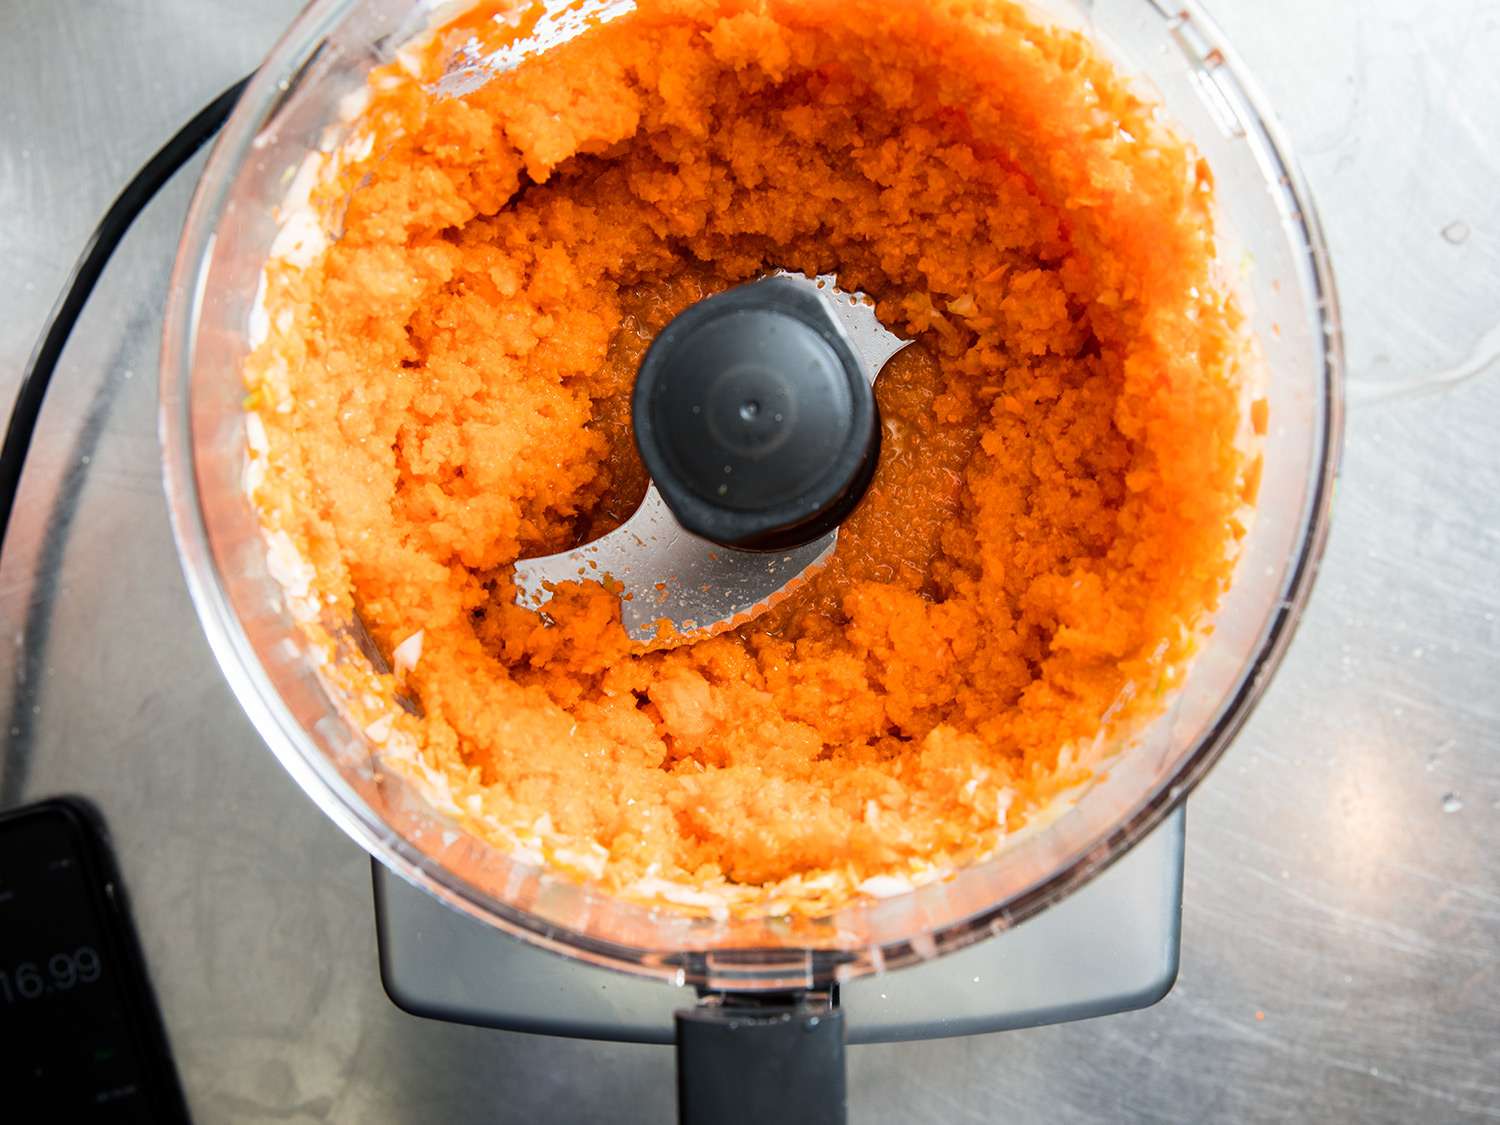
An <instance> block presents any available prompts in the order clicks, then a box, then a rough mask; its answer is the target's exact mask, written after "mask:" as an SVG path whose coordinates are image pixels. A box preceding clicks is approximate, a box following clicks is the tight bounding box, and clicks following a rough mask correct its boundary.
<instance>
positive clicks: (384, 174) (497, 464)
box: [249, 0, 1264, 901]
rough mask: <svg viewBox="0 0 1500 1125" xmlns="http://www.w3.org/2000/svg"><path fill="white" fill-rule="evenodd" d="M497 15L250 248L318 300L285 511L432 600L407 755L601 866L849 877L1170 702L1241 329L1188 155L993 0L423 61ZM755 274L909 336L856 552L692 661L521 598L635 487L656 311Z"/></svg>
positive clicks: (1199, 593) (652, 8)
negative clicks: (307, 244) (790, 282)
mask: <svg viewBox="0 0 1500 1125" xmlns="http://www.w3.org/2000/svg"><path fill="white" fill-rule="evenodd" d="M507 11H508V9H505V8H503V7H497V6H496V5H494V4H493V3H490V4H481V5H480V6H479V7H478V8H477V9H475V10H474V11H472V12H470V13H468V14H466V15H465V16H464V18H463V21H462V23H461V24H458V25H455V26H454V27H452V28H450V29H449V30H448V31H447V32H446V33H444V34H443V35H440V36H439V37H438V38H437V39H436V40H435V42H434V44H433V46H432V47H431V48H430V49H429V51H428V54H427V56H425V59H426V61H425V62H424V63H423V64H422V66H423V67H425V70H423V71H422V72H421V73H416V74H413V73H411V72H410V71H409V70H403V69H402V68H401V67H399V66H397V65H394V64H393V65H392V66H389V67H386V68H383V69H382V70H380V71H377V72H376V74H375V75H374V76H373V77H372V80H371V97H370V101H369V103H368V106H367V108H365V110H364V111H363V114H362V116H361V118H360V120H359V122H357V123H356V125H355V128H356V129H363V130H365V131H367V132H368V133H369V135H370V136H372V137H373V143H372V144H371V145H370V146H368V155H365V156H363V157H362V158H360V159H358V160H351V161H349V162H348V163H347V164H346V165H344V166H342V167H341V168H340V169H339V170H338V171H337V173H336V174H331V178H330V179H329V181H328V182H326V183H325V185H324V187H323V189H322V191H321V194H320V196H319V199H320V200H321V202H322V203H323V204H325V205H326V206H327V207H328V208H329V209H330V210H331V211H337V213H338V222H339V223H340V224H341V225H340V232H339V236H338V238H337V240H336V241H335V242H334V243H333V244H332V245H331V246H330V247H329V248H328V249H327V250H326V252H324V253H322V254H321V255H320V256H319V257H318V258H317V260H316V261H314V262H312V263H311V264H310V265H307V266H306V267H305V268H298V267H294V266H292V265H290V264H288V263H281V264H280V265H274V266H272V267H270V269H269V271H268V279H269V283H270V284H269V289H268V304H269V305H270V306H271V308H272V309H273V310H275V309H283V308H284V309H289V310H292V312H293V313H294V314H295V315H293V316H291V317H290V318H288V319H287V320H286V321H285V322H284V324H283V325H281V326H277V327H275V328H273V330H272V331H271V333H270V336H269V338H268V339H267V340H266V342H265V343H264V344H263V345H262V346H261V347H260V348H259V349H258V350H257V351H256V353H255V354H254V356H253V357H252V359H251V361H250V366H249V379H250V382H251V384H252V386H253V387H259V386H261V384H263V383H270V382H274V383H275V384H276V386H277V393H276V394H267V395H266V396H265V400H266V401H268V402H271V401H278V402H279V401H287V400H289V402H290V404H291V405H290V406H289V407H288V408H286V409H283V410H282V411H281V412H277V411H275V410H272V409H266V410H265V411H264V413H263V417H264V422H265V426H266V430H267V436H268V442H269V446H270V454H269V462H268V465H269V468H268V473H267V476H266V478H265V482H264V484H263V485H262V486H261V488H260V491H259V492H258V494H257V500H258V502H259V504H260V507H261V511H262V514H263V518H264V519H265V520H266V522H267V523H268V525H270V526H272V527H274V528H277V529H280V530H282V531H285V532H286V533H287V534H288V535H289V536H290V537H291V539H292V541H293V542H294V543H295V544H296V545H297V547H298V549H299V550H300V551H301V552H303V553H304V554H305V556H306V558H307V559H308V561H309V562H311V563H312V565H313V567H314V569H315V570H316V572H317V574H318V582H319V583H320V588H321V589H324V590H326V592H327V594H328V596H329V597H330V599H332V600H334V601H336V602H338V603H339V604H341V605H346V606H350V607H357V608H358V610H359V612H360V614H361V615H362V617H363V619H364V621H365V622H366V623H367V624H368V627H369V629H370V632H371V634H372V635H373V636H374V637H375V639H376V640H377V642H378V643H379V644H380V646H381V647H382V648H383V649H384V650H385V651H386V652H387V653H389V652H390V651H391V650H392V649H393V648H394V646H395V645H397V644H399V643H400V642H401V641H402V640H403V638H407V637H409V636H411V635H413V634H414V633H415V632H416V631H417V630H421V631H422V633H423V638H424V639H423V640H422V642H421V650H420V652H421V655H420V659H419V660H418V661H417V664H416V666H415V667H414V668H412V669H411V670H410V671H407V672H406V673H405V678H404V682H403V683H402V684H401V685H400V687H401V690H402V691H404V692H405V693H406V694H407V695H408V696H409V697H411V698H414V699H416V700H418V701H419V702H420V711H421V713H420V715H406V714H404V713H403V714H401V715H399V716H398V723H399V729H401V730H404V731H406V732H408V733H409V735H410V736H411V737H412V738H413V739H415V740H416V743H417V744H418V746H419V747H420V750H421V753H422V755H423V757H424V760H426V761H428V762H429V763H435V764H437V765H440V766H446V767H452V769H450V774H452V773H453V772H454V771H457V772H458V773H460V774H461V773H463V771H468V772H467V774H465V776H467V777H469V778H470V779H471V785H472V789H473V792H474V793H476V794H478V795H479V796H480V797H481V798H482V805H483V808H484V811H485V815H486V816H487V817H490V818H492V819H493V820H494V821H495V822H496V823H499V824H506V825H532V824H534V823H537V822H538V821H539V818H545V821H544V826H545V828H546V831H547V834H549V838H550V839H552V840H554V841H562V842H569V841H571V842H575V843H577V844H579V845H580V846H582V845H594V846H597V847H599V848H602V849H603V850H604V852H606V853H607V858H606V859H605V861H604V863H603V867H602V874H600V873H598V872H596V873H595V875H596V876H597V877H598V878H599V879H601V880H602V881H603V882H604V883H605V884H606V885H607V886H610V887H613V888H621V887H627V886H629V885H630V884H632V882H634V881H636V880H639V879H641V878H642V877H645V876H650V877H653V878H661V879H666V880H673V881H678V882H683V883H688V884H698V885H710V884H715V883H718V884H727V885H739V886H741V887H744V886H749V887H759V886H769V885H771V884H774V883H776V882H778V881H781V880H785V879H787V878H789V877H792V876H799V875H800V876H807V877H809V878H811V877H813V876H815V875H817V874H818V873H820V872H840V873H843V875H842V876H841V877H843V878H848V879H849V880H850V885H851V886H852V885H854V884H857V883H858V882H859V881H860V880H863V879H865V878H868V877H870V876H874V875H878V874H881V873H883V872H890V871H911V870H914V869H917V868H919V867H921V866H923V865H937V866H941V865H944V864H948V865H952V864H954V863H960V862H963V861H964V860H965V859H966V858H967V857H971V856H973V855H974V854H976V853H977V852H978V851H981V850H983V849H984V848H986V847H992V846H993V845H994V843H995V842H996V840H997V839H998V838H999V837H1000V836H1001V835H1002V834H1003V833H1004V832H1005V831H1006V830H1007V829H1015V828H1016V827H1018V826H1020V825H1021V824H1023V823H1024V822H1025V820H1026V818H1027V816H1028V815H1029V814H1030V813H1032V812H1033V811H1035V810H1036V809H1037V808H1038V807H1040V806H1041V805H1042V804H1044V803H1045V802H1046V801H1047V800H1048V799H1049V798H1051V797H1052V796H1053V795H1054V794H1055V793H1057V792H1058V791H1059V790H1060V789H1061V788H1063V787H1064V786H1067V785H1069V784H1072V783H1074V782H1077V781H1079V780H1080V779H1082V778H1083V777H1085V776H1086V775H1087V764H1086V758H1085V757H1084V756H1083V755H1081V754H1080V752H1079V747H1081V746H1087V745H1088V744H1090V743H1091V742H1092V740H1094V739H1096V738H1097V737H1098V736H1099V735H1100V734H1101V733H1105V734H1114V733H1123V732H1126V731H1128V730H1129V729H1130V728H1131V724H1132V723H1134V722H1138V721H1139V720H1140V719H1142V718H1145V717H1148V716H1149V714H1150V713H1151V712H1152V711H1153V710H1154V709H1156V708H1159V707H1160V706H1161V702H1162V701H1161V699H1160V698H1159V693H1156V692H1153V691H1152V690H1149V688H1150V685H1156V684H1160V683H1162V682H1164V679H1163V670H1164V669H1165V668H1167V667H1169V666H1172V665H1174V664H1176V663H1178V662H1180V661H1181V660H1183V659H1185V657H1186V655H1187V654H1188V652H1189V650H1190V647H1191V643H1192V634H1193V631H1194V629H1195V628H1196V627H1197V626H1198V625H1199V624H1201V623H1202V621H1203V619H1204V617H1205V615H1206V614H1207V613H1208V612H1209V611H1210V610H1211V609H1212V608H1213V606H1214V605H1215V602H1216V599H1217V598H1218V597H1219V595H1220V593H1221V592H1222V590H1223V589H1224V588H1225V586H1226V583H1227V581H1228V578H1229V575H1230V569H1231V566H1232V559H1231V557H1230V550H1229V546H1228V545H1229V544H1230V542H1231V541H1232V539H1233V537H1234V535H1235V534H1236V533H1242V532H1243V528H1242V527H1241V526H1240V525H1238V524H1236V523H1235V522H1234V520H1235V513H1236V509H1237V508H1238V507H1239V506H1240V504H1241V491H1242V485H1243V484H1244V482H1243V481H1242V475H1243V472H1244V469H1245V457H1244V454H1243V453H1242V452H1241V451H1240V450H1239V449H1238V448H1237V446H1236V444H1235V437H1236V433H1237V430H1238V427H1239V421H1240V399H1241V386H1240V382H1241V377H1240V365H1241V357H1242V347H1241V345H1240V334H1241V317H1240V314H1239V313H1238V312H1237V310H1236V306H1235V304H1234V302H1233V301H1232V300H1231V299H1230V298H1229V297H1228V296H1227V295H1226V294H1225V293H1224V292H1223V290H1222V288H1221V287H1219V286H1218V285H1217V283H1216V282H1215V280H1214V256H1215V240H1214V230H1213V224H1212V221H1211V215H1210V208H1211V204H1212V195H1211V189H1210V185H1211V179H1210V178H1209V177H1208V175H1207V171H1206V169H1205V168H1203V167H1202V166H1201V164H1200V161H1199V159H1198V157H1197V155H1196V154H1195V153H1194V152H1193V151H1192V150H1191V149H1190V148H1189V147H1187V146H1186V145H1185V144H1183V143H1182V142H1181V141H1180V140H1178V139H1177V138H1175V137H1174V136H1173V135H1171V134H1170V133H1169V132H1168V131H1167V129H1166V127H1165V126H1164V125H1163V124H1162V123H1161V122H1160V120H1159V119H1158V116H1157V114H1156V112H1155V110H1154V109H1153V107H1152V106H1151V105H1149V104H1147V103H1145V102H1143V101H1142V100H1140V97H1139V96H1138V95H1137V94H1136V93H1134V92H1132V90H1131V88H1130V87H1129V86H1128V85H1127V84H1126V83H1125V82H1124V81H1123V80H1122V79H1121V78H1120V77H1119V76H1118V75H1117V74H1116V73H1115V71H1114V70H1113V69H1112V68H1111V66H1110V65H1108V64H1107V63H1106V62H1105V61H1104V60H1103V59H1102V58H1101V57H1100V56H1099V55H1097V54H1096V53H1095V52H1094V50H1093V49H1091V47H1090V46H1089V44H1088V43H1087V42H1086V41H1085V40H1084V39H1082V38H1081V37H1080V36H1078V35H1076V34H1074V33H1071V32H1067V31H1061V30H1053V29H1047V28H1043V27H1039V26H1037V25H1036V24H1034V23H1032V22H1030V20H1029V19H1028V18H1027V17H1026V16H1025V15H1024V14H1023V13H1022V12H1021V10H1020V9H1019V8H1017V7H1016V6H1014V5H1012V4H1010V3H1007V2H1005V0H942V2H928V0H923V2H911V3H903V2H899V0H840V2H839V3H837V4H821V3H806V2H796V0H639V2H638V3H637V5H636V9H635V11H634V12H632V13H630V14H628V15H626V16H624V17H622V18H618V19H616V20H613V21H612V22H608V23H604V24H601V25H599V26H595V27H593V28H591V29H590V30H588V31H587V32H586V33H584V34H583V35H581V36H579V37H578V38H575V39H573V40H571V41H569V42H566V43H564V44H562V45H560V46H556V47H554V48H552V49H550V50H548V51H545V52H542V53H540V54H536V55H533V56H531V57H529V58H527V59H525V60H524V61H522V62H521V63H520V64H519V65H516V66H514V67H513V68H511V69H507V70H503V71H501V72H499V73H496V74H494V75H493V76H492V77H490V78H489V80H488V81H487V82H486V83H485V84H484V85H482V86H481V87H479V88H478V89H477V90H473V91H471V92H468V93H464V94H462V95H460V96H448V95H445V94H442V93H440V92H435V91H434V87H433V80H434V79H435V78H436V77H438V75H439V73H440V71H441V69H442V66H443V65H444V63H445V62H446V60H447V59H448V57H449V55H450V53H451V52H452V51H453V50H454V49H455V48H457V47H459V46H462V45H464V44H465V43H467V44H468V47H469V50H468V53H467V57H482V56H483V55H484V54H486V53H487V52H488V51H491V50H494V49H497V48H499V47H501V46H503V44H504V43H505V42H506V41H508V39H510V38H513V37H514V36H515V34H516V27H517V25H518V23H520V24H522V25H524V21H518V20H517V19H516V18H515V15H514V13H511V14H509V15H507ZM777 268H784V269H790V270H798V271H802V272H804V273H807V274H809V275H813V274H819V273H837V275H838V277H839V284H840V286H841V287H843V288H845V289H848V290H855V289H860V290H863V291H865V292H867V293H869V294H871V295H872V296H873V297H874V298H875V299H876V301H877V311H878V313H879V315H880V317H881V318H882V320H883V321H884V322H885V323H886V324H887V325H888V326H889V327H890V328H892V329H893V330H894V331H896V332H898V333H900V334H903V335H907V336H910V337H913V338H915V339H916V340H917V342H918V343H917V346H915V347H913V348H911V349H909V350H908V351H906V352H904V353H902V354H901V355H900V356H899V357H898V358H897V359H896V360H895V361H894V362H893V363H892V364H891V365H890V368H889V369H888V370H887V371H886V372H885V374H884V375H883V376H882V378H881V380H880V383H879V386H878V393H877V397H878V400H879V405H880V411H881V417H882V420H883V425H884V442H883V452H882V459H881V464H880V469H879V472H878V474H877V475H876V478H875V481H874V484H873V486H872V487H871V490H870V492H869V495H868V497H867V498H866V500H865V501H864V503H863V504H862V506H861V507H860V508H859V509H858V510H857V511H856V512H855V514H854V515H853V516H852V518H851V519H850V520H849V521H848V522H847V523H846V524H845V526H844V528H843V529H842V531H841V532H840V538H839V544H838V552H837V555H836V557H835V558H834V560H833V562H832V564H831V565H830V566H828V567H827V568H826V569H825V570H824V571H823V572H821V573H820V574H819V575H818V576H817V577H816V578H815V579H814V580H813V581H812V582H810V583H809V584H808V585H807V586H806V587H805V588H803V589H801V590H800V591H798V592H797V593H796V594H795V595H794V596H793V597H791V598H790V599H789V600H788V601H786V602H785V603H783V604H782V605H779V606H778V607H776V609H775V610H773V611H772V612H771V613H769V614H767V615H766V616H764V617H761V618H759V619H758V620H755V621H753V622H751V623H749V624H747V625H744V626H742V627H740V628H739V629H737V630H735V631H733V632H731V633H727V634H724V635H721V636H719V637H716V638H714V639H711V640H705V641H700V642H698V643H694V644H689V645H685V646H683V647H679V648H676V649H671V650H668V651H657V652H651V653H639V652H635V651H633V650H632V647H631V645H630V644H629V642H628V640H627V638H626V636H625V634H624V632H623V630H622V629H621V628H620V627H619V609H618V602H617V599H616V595H614V594H613V593H610V592H609V591H608V590H606V589H605V588H604V587H603V586H601V585H599V584H597V583H593V582H581V583H579V584H578V585H577V586H576V587H571V588H569V589H566V590H563V591H561V592H560V593H559V596H558V597H557V598H556V599H555V600H554V601H553V602H552V603H551V605H550V606H549V608H548V613H549V617H550V618H551V623H549V622H547V621H544V620H543V619H542V618H540V617H539V616H538V615H536V614H534V613H531V612H529V611H527V610H524V609H521V608H518V607H517V606H515V605H514V604H513V596H514V590H513V587H512V585H511V580H510V567H511V564H512V563H513V562H514V561H515V560H516V559H517V558H518V557H525V556H531V555H537V554H543V553H547V552H552V551H556V550H559V549H562V548H567V547H570V546H573V545H575V544H577V543H580V542H582V541H585V540H587V539H590V538H593V537H597V536H598V535H600V534H602V533H604V532H606V531H607V530H609V529H611V528H612V527H614V526H617V525H618V524H619V523H620V522H621V521H622V520H623V519H624V518H625V517H627V516H628V515H629V514H630V512H631V510H632V507H633V505H634V504H635V503H636V502H637V501H638V499H639V497H640V496H641V494H642V492H643V490H644V488H645V485H646V479H645V476H644V473H643V470H642V468H641V465H640V463H639V461H638V460H637V457H636V454H635V451H634V447H633V444H632V439H631V435H630V431H629V395H630V389H631V385H632V381H633V378H634V374H635V370H636V366H637V364H638V363H639V361H640V358H641V356H642V354H643V352H644V349H645V348H646V346H647V345H648V343H649V341H650V340H651V338H652V336H653V334H654V333H656V332H657V331H658V330H660V328H661V327H662V326H663V325H664V324H665V323H666V322H667V321H668V320H669V319H670V318H671V317H672V316H674V315H675V314H676V313H678V312H679V311H681V310H682V309H683V308H685V307H686V306H688V305H689V304H691V303H692V302H694V301H696V300H699V299H701V298H702V297H703V296H705V295H707V294H710V293H712V292H715V291H718V290H721V289H723V288H725V287H728V286H731V285H735V284H739V283H742V282H745V281H747V280H751V279H754V278H756V277H758V276H761V275H763V274H765V273H766V272H768V271H770V270H772V269H777ZM1254 420H1255V424H1256V426H1257V427H1258V428H1262V429H1263V428H1264V418H1263V414H1262V413H1257V414H1256V415H1255V418H1254ZM1132 685H1146V688H1145V689H1143V690H1141V691H1138V692H1137V691H1133V690H1132ZM393 686H394V682H393ZM1106 714H1108V715H1109V716H1110V718H1109V725H1108V726H1107V727H1106V726H1105V716H1106ZM785 898H786V895H785V894H782V895H781V899H780V900H784V899H785ZM780 900H779V901H780Z"/></svg>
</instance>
